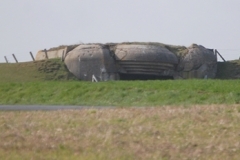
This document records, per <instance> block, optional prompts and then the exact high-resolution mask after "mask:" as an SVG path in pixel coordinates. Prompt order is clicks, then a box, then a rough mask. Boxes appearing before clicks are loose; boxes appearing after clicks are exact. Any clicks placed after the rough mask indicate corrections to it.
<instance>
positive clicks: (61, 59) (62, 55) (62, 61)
mask: <svg viewBox="0 0 240 160" xmlns="http://www.w3.org/2000/svg"><path fill="white" fill-rule="evenodd" d="M64 53H65V51H64V50H63V52H62V58H61V60H62V62H63V61H64Z"/></svg>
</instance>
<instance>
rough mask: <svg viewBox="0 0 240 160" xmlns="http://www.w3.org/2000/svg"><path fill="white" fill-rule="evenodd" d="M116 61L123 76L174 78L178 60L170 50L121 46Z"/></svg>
mask: <svg viewBox="0 0 240 160" xmlns="http://www.w3.org/2000/svg"><path fill="white" fill-rule="evenodd" d="M114 54H115V59H116V62H117V64H118V66H119V67H120V70H119V72H120V73H123V74H136V75H156V76H173V75H174V71H175V67H176V65H177V64H178V58H177V56H176V55H174V54H173V53H172V52H170V51H169V50H168V49H166V48H164V47H162V46H160V45H151V44H119V45H117V46H116V49H115V53H114Z"/></svg>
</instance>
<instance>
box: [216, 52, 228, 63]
mask: <svg viewBox="0 0 240 160" xmlns="http://www.w3.org/2000/svg"><path fill="white" fill-rule="evenodd" d="M215 51H216V53H217V54H218V55H219V56H220V57H221V58H222V60H223V61H224V62H226V60H225V59H224V58H223V56H222V55H221V54H220V53H219V52H218V50H215Z"/></svg>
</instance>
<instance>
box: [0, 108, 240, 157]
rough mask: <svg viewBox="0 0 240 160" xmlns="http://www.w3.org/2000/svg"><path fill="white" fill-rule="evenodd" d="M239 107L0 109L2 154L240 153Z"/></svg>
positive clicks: (0, 155) (47, 155) (205, 154)
mask: <svg viewBox="0 0 240 160" xmlns="http://www.w3.org/2000/svg"><path fill="white" fill-rule="evenodd" d="M239 121H240V106H239V105H200V106H199V105H192V106H191V107H184V106H163V107H147V108H116V109H84V110H78V111H74V110H65V111H50V112H43V111H37V112H35V111H31V112H0V159H8V160H16V159H34V160H35V159H42V160H43V159H52V160H59V159H65V160H67V159H73V160H75V159H76V160H95V159H99V160H106V159H111V160H112V159H116V160H117V159H119V160H124V159H133V160H135V159H143V160H147V159H149V160H150V159H151V160H152V159H157V160H159V159H160V160H161V159H162V160H170V159H171V160H179V159H211V160H226V159H231V160H234V159H235V160H237V159H239V157H240V125H239Z"/></svg>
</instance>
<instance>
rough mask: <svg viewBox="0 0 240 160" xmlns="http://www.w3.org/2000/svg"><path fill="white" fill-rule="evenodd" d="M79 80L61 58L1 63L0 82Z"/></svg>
mask: <svg viewBox="0 0 240 160" xmlns="http://www.w3.org/2000/svg"><path fill="white" fill-rule="evenodd" d="M46 80H60V81H64V80H77V79H76V78H75V76H74V75H72V74H71V73H70V72H69V71H68V69H67V67H66V66H65V64H64V63H63V62H61V60H60V59H51V60H42V61H34V62H23V63H0V82H30V81H46Z"/></svg>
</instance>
